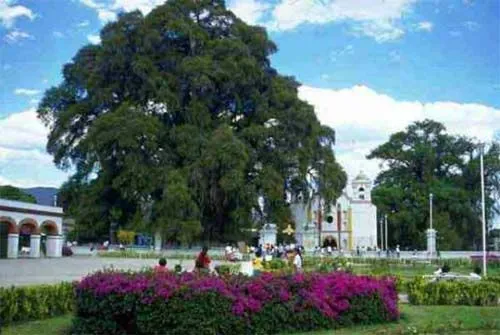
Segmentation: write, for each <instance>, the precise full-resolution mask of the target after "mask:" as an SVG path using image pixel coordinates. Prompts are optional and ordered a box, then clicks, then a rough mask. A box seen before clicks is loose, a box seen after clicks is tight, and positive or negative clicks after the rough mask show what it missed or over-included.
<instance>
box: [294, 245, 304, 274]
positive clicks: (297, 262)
mask: <svg viewBox="0 0 500 335" xmlns="http://www.w3.org/2000/svg"><path fill="white" fill-rule="evenodd" d="M293 268H294V270H295V273H302V252H301V251H300V248H296V249H295V256H294V257H293Z"/></svg>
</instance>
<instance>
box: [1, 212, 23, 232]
mask: <svg viewBox="0 0 500 335" xmlns="http://www.w3.org/2000/svg"><path fill="white" fill-rule="evenodd" d="M1 223H6V224H7V225H8V227H9V228H8V232H9V234H17V233H18V231H19V230H18V229H17V225H16V220H14V219H13V218H11V217H10V216H0V224H1Z"/></svg>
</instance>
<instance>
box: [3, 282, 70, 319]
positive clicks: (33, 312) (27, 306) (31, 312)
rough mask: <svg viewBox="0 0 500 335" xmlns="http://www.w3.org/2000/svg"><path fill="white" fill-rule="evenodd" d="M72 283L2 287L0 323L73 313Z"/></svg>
mask: <svg viewBox="0 0 500 335" xmlns="http://www.w3.org/2000/svg"><path fill="white" fill-rule="evenodd" d="M73 305H74V291H73V284H72V283H61V284H56V285H37V286H19V287H15V286H13V287H8V288H4V287H0V323H1V324H2V325H5V324H9V323H12V322H20V321H28V320H39V319H44V318H49V317H53V316H56V315H62V314H67V313H69V312H71V311H73Z"/></svg>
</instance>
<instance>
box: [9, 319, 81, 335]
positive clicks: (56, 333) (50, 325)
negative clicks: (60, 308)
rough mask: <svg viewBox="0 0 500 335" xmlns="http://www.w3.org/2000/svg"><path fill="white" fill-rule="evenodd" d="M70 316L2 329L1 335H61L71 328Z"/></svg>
mask: <svg viewBox="0 0 500 335" xmlns="http://www.w3.org/2000/svg"><path fill="white" fill-rule="evenodd" d="M72 317H73V316H72V315H65V316H59V317H55V318H51V319H45V320H40V321H30V322H26V323H21V324H16V325H11V326H8V327H5V328H3V329H2V335H40V334H44V335H62V334H66V333H67V330H68V329H69V327H70V326H71V319H72Z"/></svg>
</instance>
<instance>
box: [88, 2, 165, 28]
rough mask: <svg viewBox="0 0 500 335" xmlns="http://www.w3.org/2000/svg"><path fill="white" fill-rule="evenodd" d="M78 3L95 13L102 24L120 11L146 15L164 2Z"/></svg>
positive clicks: (115, 16) (114, 17) (111, 19)
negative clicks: (137, 12) (93, 10)
mask: <svg viewBox="0 0 500 335" xmlns="http://www.w3.org/2000/svg"><path fill="white" fill-rule="evenodd" d="M80 2H81V3H82V4H83V5H85V6H87V7H89V8H92V9H95V10H96V11H97V16H98V17H99V20H100V21H101V22H103V23H106V22H109V21H114V20H116V18H117V14H118V13H119V12H121V11H125V12H131V11H134V10H139V11H141V12H142V13H143V14H148V13H149V12H151V10H153V8H155V7H157V6H159V5H162V4H163V3H165V0H113V1H111V2H110V1H108V2H105V3H104V2H98V1H94V0H80Z"/></svg>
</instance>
